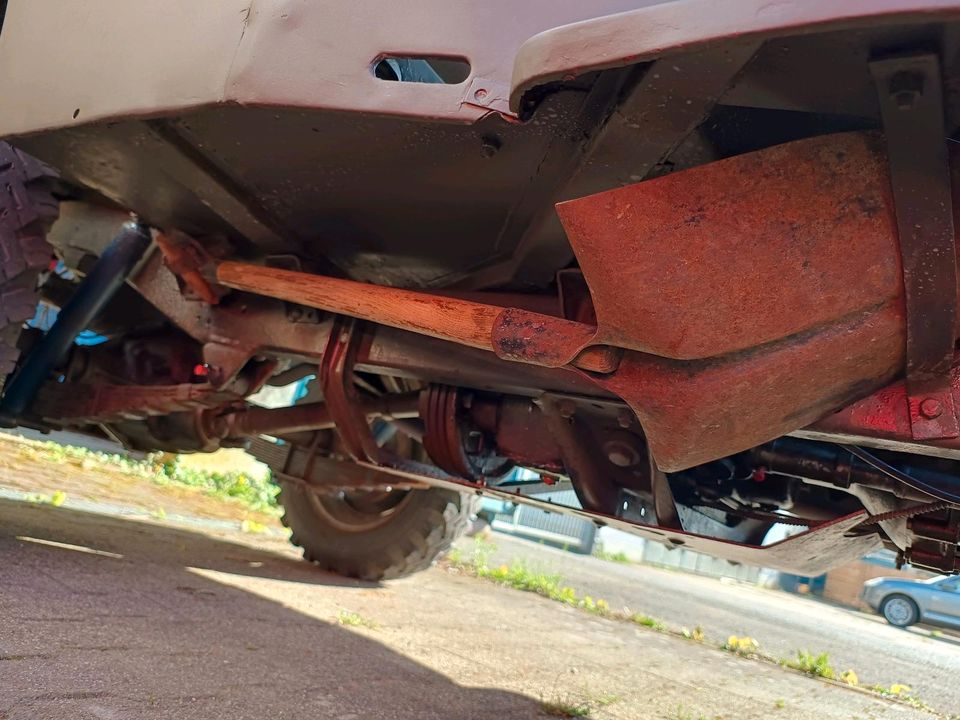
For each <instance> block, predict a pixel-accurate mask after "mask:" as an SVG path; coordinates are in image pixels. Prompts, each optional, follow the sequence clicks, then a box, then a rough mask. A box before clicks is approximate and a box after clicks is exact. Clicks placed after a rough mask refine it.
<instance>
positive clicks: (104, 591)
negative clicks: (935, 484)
mask: <svg viewBox="0 0 960 720" xmlns="http://www.w3.org/2000/svg"><path fill="white" fill-rule="evenodd" d="M0 555H2V557H3V559H4V562H3V563H2V564H0V717H2V718H4V720H38V719H39V720H60V719H61V718H62V719H64V720H67V719H69V720H88V719H92V718H98V719H101V720H120V719H122V720H138V719H139V718H151V719H152V718H177V719H178V720H183V719H194V718H195V719H197V720H207V719H209V720H214V719H216V720H220V719H221V718H230V719H231V720H245V719H247V718H250V719H254V718H256V719H257V720H259V719H261V718H266V717H269V718H271V719H272V720H273V719H283V718H325V719H326V718H335V719H337V720H360V719H361V718H363V719H366V718H371V719H376V720H379V719H387V718H417V719H422V720H428V719H434V718H436V719H437V720H440V719H443V720H450V719H459V718H464V719H466V718H498V719H499V718H541V717H545V714H544V713H545V706H544V702H551V701H560V702H565V703H573V704H577V703H580V702H586V703H587V704H588V705H590V706H591V708H592V710H591V712H592V716H593V717H596V718H644V719H647V718H651V719H653V718H657V719H661V720H700V719H701V718H709V719H710V720H714V719H715V718H724V719H728V720H732V719H733V718H736V719H737V720H754V719H760V718H763V719H764V720H767V719H768V718H770V717H783V718H787V719H789V720H814V719H816V720H853V718H860V719H861V720H865V719H866V718H877V719H879V718H883V719H885V720H887V719H889V720H894V719H903V720H907V719H914V718H927V717H931V716H930V715H929V714H928V713H925V712H921V711H917V710H914V709H911V708H908V707H905V706H903V705H900V704H894V703H892V702H889V701H885V700H883V699H880V698H877V697H874V696H871V695H868V694H866V693H863V692H858V691H855V690H851V689H848V688H845V687H841V686H837V685H832V684H827V683H824V682H822V681H818V680H815V679H813V678H809V677H806V676H802V675H799V674H797V673H791V672H788V671H785V670H782V669H780V668H778V667H776V666H773V665H769V664H764V663H759V662H755V661H751V660H746V659H741V658H738V657H735V656H732V655H729V654H727V653H724V652H721V651H719V650H717V649H714V648H712V647H708V646H706V645H701V644H698V643H695V642H691V641H687V640H683V639H681V638H676V637H672V636H667V635H663V634H659V633H656V632H653V631H650V630H646V629H644V628H638V627H634V626H632V625H629V624H626V623H622V622H617V621H613V620H607V619H603V618H598V617H595V616H592V615H589V614H587V613H584V612H581V611H578V610H574V609H572V608H567V607H564V606H561V605H559V604H557V603H553V602H550V601H548V600H545V599H542V598H539V597H537V596H534V595H531V594H527V593H520V592H517V591H514V590H511V589H508V588H502V587H498V586H495V585H493V584H491V583H488V582H485V581H482V580H478V579H475V578H472V577H467V576H464V575H462V574H458V573H456V572H454V571H451V570H445V569H443V568H434V569H432V570H430V571H428V572H426V573H422V574H420V575H418V576H416V577H415V578H412V579H409V580H403V581H397V582H392V583H389V584H387V585H385V586H376V585H369V584H361V583H353V582H344V581H342V580H340V579H338V578H336V577H333V576H330V575H327V574H325V573H321V572H319V571H317V570H316V569H314V568H312V567H310V566H308V565H306V564H304V563H303V562H300V561H298V560H297V559H296V558H295V554H294V553H293V551H292V550H291V549H289V548H288V547H287V546H286V545H285V543H284V542H282V541H281V540H280V539H278V538H275V537H269V536H256V537H254V536H250V535H240V534H237V533H227V532H224V531H216V530H211V529H207V528H201V527H200V526H193V527H183V526H174V525H172V524H171V523H170V522H169V520H167V521H163V522H146V521H139V520H135V519H133V518H131V517H111V516H106V515H99V514H92V513H85V512H81V511H78V510H75V509H71V508H70V507H69V503H67V504H65V505H64V506H62V507H52V506H48V505H46V506H44V505H30V504H26V503H19V502H14V501H11V500H0ZM341 619H344V620H346V621H347V623H348V624H344V622H342V621H341ZM351 622H354V623H358V624H357V626H351V625H349V623H351Z"/></svg>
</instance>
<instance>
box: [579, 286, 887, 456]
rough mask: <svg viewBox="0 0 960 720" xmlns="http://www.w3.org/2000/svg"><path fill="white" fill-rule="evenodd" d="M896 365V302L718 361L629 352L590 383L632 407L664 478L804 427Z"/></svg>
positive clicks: (877, 383) (882, 380)
mask: <svg viewBox="0 0 960 720" xmlns="http://www.w3.org/2000/svg"><path fill="white" fill-rule="evenodd" d="M903 363H904V345H903V309H902V305H901V304H899V303H894V304H889V305H887V306H886V307H884V308H882V309H880V310H879V311H877V312H874V313H869V314H866V315H864V316H855V317H853V318H849V319H847V320H846V321H844V322H842V323H837V324H835V325H833V326H830V327H828V328H826V329H824V330H823V331H821V332H817V333H807V334H803V335H800V336H797V337H794V338H790V339H788V340H785V341H782V342H779V343H773V344H769V345H765V346H763V347H761V348H757V349H755V350H753V351H749V352H745V353H736V354H732V355H728V356H726V357H724V358H717V359H711V360H700V361H694V362H676V361H672V360H666V359H663V358H657V357H654V356H651V355H643V354H641V353H633V352H628V353H625V354H624V357H623V360H622V361H621V363H620V368H619V369H618V370H617V372H616V373H614V374H612V375H608V376H598V375H594V376H592V378H593V381H594V382H595V383H596V384H598V385H600V386H601V387H603V388H605V389H607V390H609V391H611V392H613V393H616V394H617V395H619V396H620V397H622V398H623V399H624V400H625V401H626V402H627V404H629V405H630V407H631V408H633V410H634V411H635V412H636V413H637V416H638V418H639V419H640V423H641V425H642V426H643V430H644V433H645V435H646V437H647V441H648V443H649V445H650V449H651V452H652V454H653V457H654V459H655V460H656V463H657V465H658V466H659V467H660V468H661V469H662V470H665V471H668V472H671V471H676V470H681V469H684V468H688V467H692V466H693V465H698V464H700V463H703V462H707V461H709V460H714V459H716V458H719V457H723V456H725V455H729V454H731V453H734V452H738V451H741V450H746V449H748V448H750V447H753V446H755V445H759V444H761V443H764V442H767V441H769V440H772V439H774V438H776V437H779V436H780V435H784V434H787V433H789V432H791V431H793V430H796V429H798V428H801V427H803V426H805V425H809V424H810V423H812V422H814V421H816V420H818V419H819V418H821V417H823V416H824V415H827V414H829V413H830V412H831V411H833V410H836V409H838V408H840V407H843V406H844V405H846V404H847V403H850V402H852V401H854V400H856V399H857V398H860V397H862V396H863V395H864V394H867V393H869V392H871V391H872V390H875V389H876V388H879V387H883V386H884V385H885V384H887V383H889V382H890V381H891V380H893V379H894V377H895V376H896V375H897V374H898V373H899V372H901V370H902V368H903Z"/></svg>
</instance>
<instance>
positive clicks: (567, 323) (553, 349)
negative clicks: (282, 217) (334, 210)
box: [217, 262, 619, 373]
mask: <svg viewBox="0 0 960 720" xmlns="http://www.w3.org/2000/svg"><path fill="white" fill-rule="evenodd" d="M217 282H219V283H221V284H222V285H225V286H226V287H230V288H234V289H236V290H245V291H248V292H254V293H258V294H261V295H267V296H269V297H274V298H279V299H283V300H287V301H289V302H295V303H300V304H301V305H306V306H308V307H313V308H318V309H320V310H327V311H329V312H334V313H339V314H342V315H347V316H349V317H354V318H359V319H362V320H370V321H372V322H377V323H382V324H384V325H389V326H390V327H396V328H400V329H403V330H410V331H413V332H416V333H420V334H423V335H429V336H431V337H436V338H441V339H443V340H449V341H451V342H455V343H459V344H461V345H467V346H469V347H474V348H480V349H483V350H490V351H493V352H495V353H496V354H497V356H498V357H501V358H503V359H505V360H516V361H519V362H526V363H532V364H534V365H545V366H547V367H561V366H563V365H569V364H572V365H575V366H577V367H579V368H581V369H584V370H589V371H591V372H600V373H606V372H612V371H613V370H614V369H616V364H617V362H618V361H619V353H618V352H617V350H616V349H615V348H609V347H602V346H601V347H589V346H590V345H592V344H595V343H594V342H593V338H594V336H595V335H596V328H594V327H592V326H589V325H584V324H582V323H578V322H574V321H572V320H566V319H564V318H559V317H555V316H552V315H544V314H541V313H537V312H532V311H530V310H523V309H520V308H502V307H500V306H497V305H491V304H488V303H480V302H474V301H471V300H461V299H459V298H456V297H450V296H443V295H435V294H431V293H425V292H417V291H415V290H403V289H398V288H388V287H382V286H379V285H372V284H370V283H360V282H354V281H352V280H342V279H339V278H332V277H322V276H319V275H311V274H309V273H303V272H296V271H292V270H282V269H278V268H268V267H262V266H258V265H251V264H247V263H240V262H223V263H220V264H219V265H218V266H217Z"/></svg>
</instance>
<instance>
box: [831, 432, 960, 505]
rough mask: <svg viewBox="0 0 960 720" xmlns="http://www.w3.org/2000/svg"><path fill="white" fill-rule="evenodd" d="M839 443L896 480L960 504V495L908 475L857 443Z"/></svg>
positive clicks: (930, 494)
mask: <svg viewBox="0 0 960 720" xmlns="http://www.w3.org/2000/svg"><path fill="white" fill-rule="evenodd" d="M837 444H838V446H839V447H840V448H842V449H844V450H846V451H847V452H849V453H850V454H851V455H853V456H854V457H857V458H859V459H861V460H863V462H865V463H867V465H870V466H871V467H872V468H874V469H875V470H879V471H880V472H882V473H883V474H885V475H889V476H890V477H891V478H893V479H894V480H897V481H899V482H902V483H903V484H904V485H906V486H908V487H911V488H913V489H914V490H918V491H919V492H922V493H926V494H927V495H929V496H930V497H933V498H936V499H937V500H942V501H943V502H946V503H950V504H953V505H958V504H960V495H957V494H955V493H951V492H950V491H949V490H945V489H944V488H940V487H937V486H935V485H930V484H929V483H927V482H924V481H923V480H920V479H918V478H915V477H913V476H911V475H907V473H905V472H903V471H902V470H899V469H898V468H895V467H894V466H893V465H890V464H889V463H887V462H884V461H883V460H881V459H880V458H878V457H877V456H876V455H874V454H873V453H871V452H867V451H866V450H864V449H863V448H862V447H858V446H856V445H843V444H840V443H837Z"/></svg>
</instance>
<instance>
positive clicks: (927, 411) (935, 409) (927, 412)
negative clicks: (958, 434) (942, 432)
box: [920, 398, 943, 420]
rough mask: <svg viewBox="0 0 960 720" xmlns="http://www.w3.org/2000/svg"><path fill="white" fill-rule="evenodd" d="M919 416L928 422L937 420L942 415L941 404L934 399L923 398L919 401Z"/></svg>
mask: <svg viewBox="0 0 960 720" xmlns="http://www.w3.org/2000/svg"><path fill="white" fill-rule="evenodd" d="M920 414H921V415H923V416H924V417H925V418H927V419H928V420H933V419H934V418H938V417H940V416H941V415H942V414H943V404H942V403H941V402H940V401H939V400H937V399H936V398H924V399H923V400H921V401H920Z"/></svg>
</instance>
